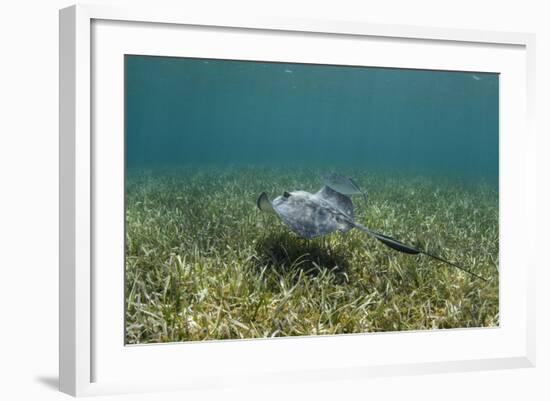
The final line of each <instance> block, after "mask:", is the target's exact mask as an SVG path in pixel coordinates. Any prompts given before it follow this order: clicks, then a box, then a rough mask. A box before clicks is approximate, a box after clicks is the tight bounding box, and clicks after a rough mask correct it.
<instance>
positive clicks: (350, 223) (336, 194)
mask: <svg viewBox="0 0 550 401" xmlns="http://www.w3.org/2000/svg"><path fill="white" fill-rule="evenodd" d="M324 182H325V186H323V187H322V188H321V189H320V190H319V191H317V192H316V193H310V192H306V191H301V190H298V191H292V192H286V191H285V192H284V193H283V195H281V196H278V197H276V198H275V199H274V200H273V201H270V200H269V197H268V196H267V194H266V193H265V192H263V193H262V194H261V195H260V197H259V198H258V201H257V205H258V208H259V209H260V210H262V211H264V212H270V213H275V214H276V215H277V216H278V217H279V218H280V219H281V220H282V221H283V223H284V224H285V225H286V226H287V227H288V228H290V229H291V230H292V231H293V232H294V233H296V234H297V235H298V236H300V237H301V238H304V239H312V238H315V237H320V236H323V235H327V234H330V233H333V232H336V231H339V232H341V233H346V232H348V231H349V230H351V229H352V228H357V229H359V230H361V231H363V232H365V233H367V234H369V235H372V236H373V237H374V238H376V239H377V240H378V241H380V242H382V243H383V244H384V245H386V246H388V247H390V248H392V249H394V250H396V251H399V252H403V253H408V254H413V255H416V254H424V255H427V256H429V257H431V258H433V259H436V260H438V261H441V262H444V263H446V264H449V265H451V266H454V267H457V268H458V269H461V270H463V271H465V272H467V273H469V274H471V275H473V276H475V277H478V278H480V279H482V280H485V279H484V278H483V277H480V276H478V275H476V274H474V273H472V272H471V271H469V270H466V269H464V268H463V267H461V266H459V265H457V264H455V263H452V262H449V261H447V260H445V259H442V258H440V257H439V256H436V255H433V254H431V253H428V252H426V251H423V250H420V249H417V248H415V247H412V246H409V245H406V244H404V243H402V242H400V241H398V240H396V239H394V238H391V237H389V236H387V235H384V234H381V233H378V232H376V231H373V230H371V229H369V228H367V227H365V226H363V225H362V224H359V223H357V222H356V221H355V213H354V209H353V202H352V200H351V197H350V195H353V194H362V195H363V197H364V198H365V200H366V199H367V196H366V194H365V193H364V192H362V191H361V190H360V189H359V187H358V186H357V184H355V182H353V181H352V180H351V179H350V178H347V177H344V176H342V175H339V174H330V175H328V176H325V177H324Z"/></svg>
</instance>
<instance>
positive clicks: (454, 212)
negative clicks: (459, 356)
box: [125, 167, 499, 344]
mask: <svg viewBox="0 0 550 401" xmlns="http://www.w3.org/2000/svg"><path fill="white" fill-rule="evenodd" d="M340 172H341V173H344V174H346V175H349V176H351V177H352V178H353V180H354V181H355V182H356V183H357V184H358V185H359V186H360V187H361V188H362V189H363V190H364V191H366V192H367V193H368V203H367V204H365V202H364V200H363V198H362V197H361V196H358V197H354V204H355V208H356V219H357V221H358V222H360V223H362V224H363V225H366V226H367V227H369V228H371V229H373V230H376V231H378V232H382V233H384V234H386V235H390V236H392V237H394V238H396V239H399V240H401V241H403V242H405V243H407V244H410V245H414V246H417V247H419V248H422V249H424V250H426V251H428V252H430V253H433V254H436V255H439V256H441V257H443V258H445V259H447V260H450V261H454V262H457V263H458V264H460V265H462V266H464V267H466V268H468V269H471V270H472V271H474V272H475V273H476V274H479V275H481V276H483V277H485V278H486V279H487V281H483V280H480V279H477V278H475V277H473V276H470V275H468V274H467V273H465V272H463V271H461V270H459V269H457V268H454V267H451V266H448V265H446V264H443V263H441V262H438V261H436V260H433V259H430V258H429V257H427V256H422V255H420V256H413V255H406V254H401V253H398V252H396V251H394V250H392V249H390V248H387V247H386V246H384V245H383V244H381V243H379V242H378V241H376V240H375V239H373V238H371V237H369V236H368V235H366V234H365V233H363V232H361V231H358V230H355V229H354V230H351V231H350V232H348V233H346V234H341V233H334V234H330V235H328V236H326V237H323V238H317V239H314V240H310V241H306V240H302V239H300V238H298V237H296V235H295V234H293V233H292V232H290V231H289V229H288V228H286V227H285V226H284V225H283V224H282V223H281V221H279V220H278V218H277V217H276V216H273V215H268V214H264V213H262V212H260V211H259V210H258V209H257V207H256V199H257V197H258V195H259V194H260V193H261V192H263V191H266V192H267V193H268V194H270V196H271V197H272V198H274V197H275V196H277V195H280V194H281V193H282V192H283V191H285V190H287V191H292V190H295V189H304V190H307V191H311V192H314V191H317V190H318V189H319V188H320V187H321V186H322V181H321V179H320V177H319V174H318V172H316V171H314V170H304V169H286V170H283V169H267V168H252V167H251V168H230V169H213V168H203V169H198V168H188V169H183V168H182V169H178V170H177V171H174V170H165V171H151V170H141V171H130V172H129V173H128V175H127V181H126V294H125V297H126V302H127V307H126V342H127V343H128V344H140V343H153V342H173V341H189V340H191V341H197V340H219V339H241V338H258V337H272V336H296V335H320V334H342V333H360V332H379V331H397V330H425V329H440V328H464V327H487V326H497V325H498V324H499V323H498V322H499V298H498V287H499V285H498V238H499V236H498V188H497V187H496V186H495V185H491V184H489V183H484V182H482V181H476V182H472V181H469V182H465V181H458V180H451V179H445V178H433V177H432V178H427V177H426V176H411V175H399V174H395V173H391V174H390V173H372V172H370V173H369V172H363V171H360V170H356V171H353V170H345V171H340Z"/></svg>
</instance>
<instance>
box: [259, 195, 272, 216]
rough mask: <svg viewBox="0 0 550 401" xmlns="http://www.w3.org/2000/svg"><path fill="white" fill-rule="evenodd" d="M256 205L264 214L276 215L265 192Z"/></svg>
mask: <svg viewBox="0 0 550 401" xmlns="http://www.w3.org/2000/svg"><path fill="white" fill-rule="evenodd" d="M256 205H257V206H258V209H260V210H261V211H262V212H268V213H275V210H274V209H273V205H272V204H271V201H270V200H269V198H268V196H267V194H266V193H265V192H262V193H261V194H260V196H259V197H258V200H257V201H256Z"/></svg>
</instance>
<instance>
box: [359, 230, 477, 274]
mask: <svg viewBox="0 0 550 401" xmlns="http://www.w3.org/2000/svg"><path fill="white" fill-rule="evenodd" d="M355 227H357V228H358V229H360V230H361V231H364V232H366V233H367V234H370V235H372V236H373V237H374V238H376V239H377V240H378V241H380V242H381V243H383V244H384V245H386V246H388V247H390V248H392V249H395V250H396V251H399V252H403V253H407V254H409V255H418V254H423V255H426V256H429V257H430V258H433V259H435V260H438V261H440V262H443V263H446V264H448V265H450V266H453V267H456V268H457V269H460V270H462V271H464V272H466V273H468V274H470V275H472V276H474V277H477V278H479V279H481V280H483V281H487V279H486V278H484V277H481V276H478V275H477V274H475V273H473V272H471V271H470V270H468V269H466V268H464V267H462V266H460V265H458V264H456V263H453V262H449V261H448V260H445V259H443V258H440V257H439V256H436V255H433V254H431V253H428V252H426V251H423V250H421V249H417V248H414V247H412V246H410V245H406V244H404V243H402V242H400V241H397V240H396V239H394V238H391V237H388V236H387V235H384V234H380V233H377V232H376V231H372V230H370V229H368V228H367V227H365V226H362V225H361V224H357V223H355Z"/></svg>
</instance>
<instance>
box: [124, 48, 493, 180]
mask: <svg viewBox="0 0 550 401" xmlns="http://www.w3.org/2000/svg"><path fill="white" fill-rule="evenodd" d="M125 86H126V88H125V89H126V90H125V113H126V114H125V130H126V163H127V168H129V169H133V168H155V167H162V168H170V167H180V166H199V167H200V166H215V167H220V168H223V167H224V166H239V165H246V166H251V165H252V166H255V165H258V166H280V167H289V166H297V167H314V168H320V169H323V168H324V169H330V170H334V169H336V170H337V169H338V168H354V169H365V170H367V171H368V170H372V171H378V172H379V171H387V172H390V173H391V172H394V171H398V172H403V173H411V174H422V175H437V176H441V175H443V176H448V177H450V178H458V179H461V180H479V179H481V180H484V181H488V182H490V183H494V184H498V155H499V153H498V132H499V127H498V119H499V118H498V117H499V112H498V98H499V85H498V74H490V73H479V72H445V71H427V70H411V69H388V68H368V67H351V66H328V65H308V64H289V63H265V62H249V61H231V60H213V59H190V58H171V57H151V56H130V55H129V56H126V59H125Z"/></svg>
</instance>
